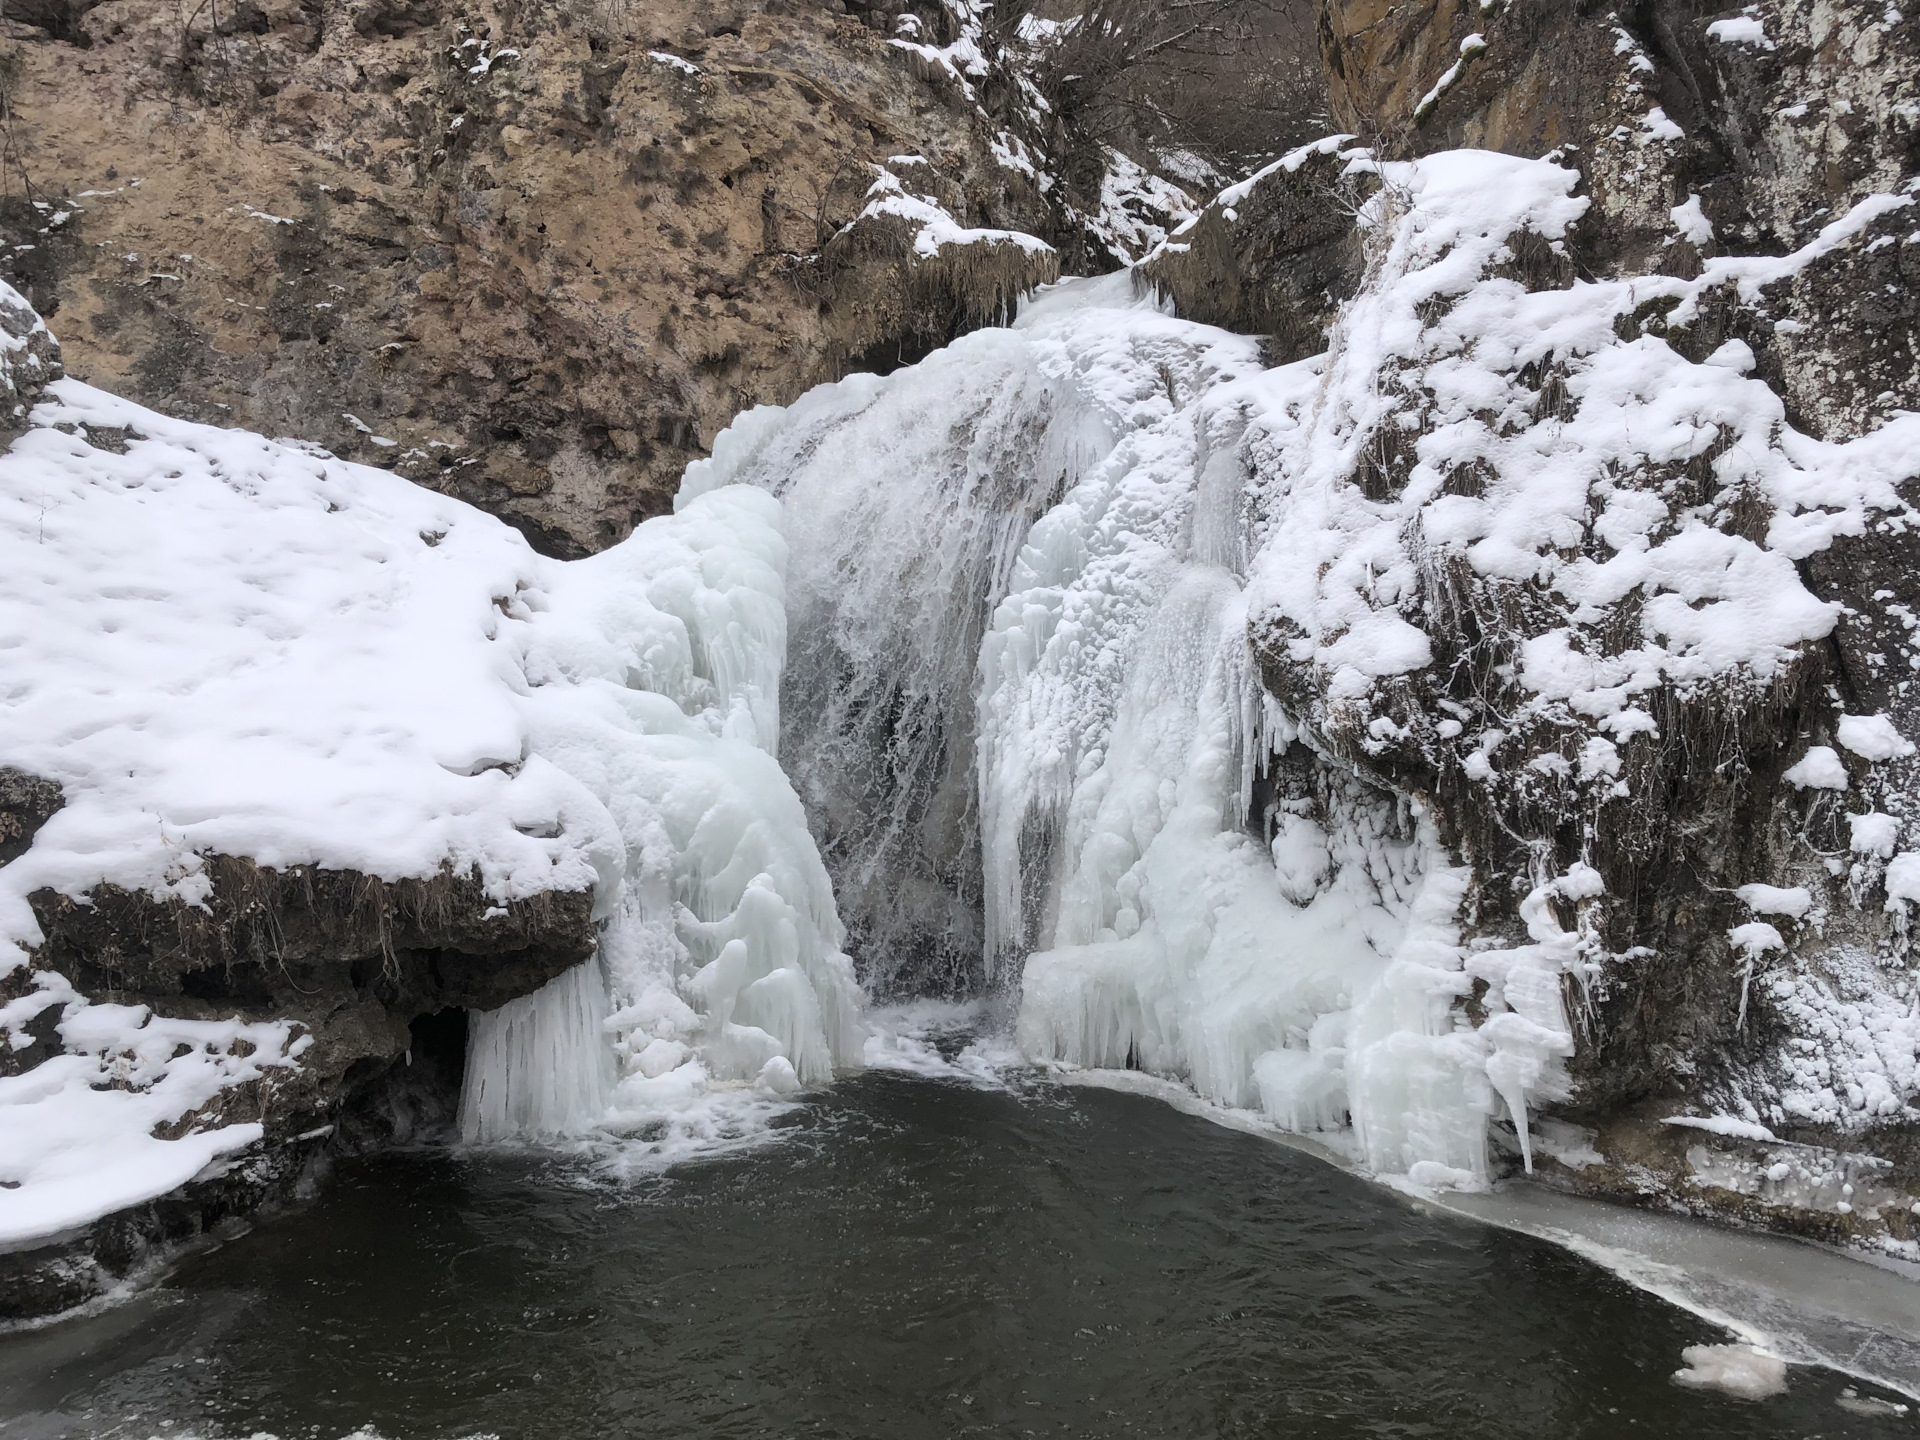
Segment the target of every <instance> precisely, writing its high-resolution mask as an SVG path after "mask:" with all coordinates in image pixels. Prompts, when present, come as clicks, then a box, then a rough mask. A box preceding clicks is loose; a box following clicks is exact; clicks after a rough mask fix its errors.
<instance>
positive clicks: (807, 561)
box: [682, 276, 1128, 994]
mask: <svg viewBox="0 0 1920 1440" xmlns="http://www.w3.org/2000/svg"><path fill="white" fill-rule="evenodd" d="M1116 282H1117V283H1118V285H1119V287H1120V292H1119V293H1128V292H1127V291H1126V286H1127V280H1126V277H1124V276H1119V277H1114V278H1113V279H1110V280H1108V281H1104V282H1099V285H1101V286H1104V287H1105V289H1106V290H1107V291H1108V292H1112V291H1113V289H1114V286H1115V283H1116ZM1075 288H1076V289H1084V288H1087V287H1085V286H1081V287H1075ZM1072 360H1073V357H1072V356H1070V355H1068V354H1067V353H1066V351H1065V350H1064V348H1063V347H1061V346H1058V345H1046V344H1043V343H1037V341H1036V338H1035V336H1034V335H1033V334H1032V333H1031V332H1030V331H1022V330H1006V329H993V330H983V331H977V332H975V333H973V334H970V335H967V336H965V337H963V338H962V339H960V340H959V341H957V342H955V343H954V344H953V345H951V346H949V347H948V348H946V349H944V350H941V351H938V352H936V353H935V354H933V355H932V356H930V357H928V358H927V359H926V360H924V361H922V362H921V363H920V364H918V365H916V366H913V367H911V368H910V369H907V370H903V371H900V372H897V373H896V374H895V375H893V376H892V377H890V378H887V379H882V378H881V377H878V376H874V375H866V374H860V375H853V376H849V377H848V378H847V379H845V380H843V381H841V382H840V383H838V384H835V385H824V386H820V387H818V388H816V389H815V390H813V391H810V392H809V393H808V394H807V395H805V396H803V397H802V398H801V399H800V400H799V401H797V402H796V403H795V404H794V405H792V406H790V407H787V408H785V409H782V408H779V407H774V406H763V407H760V408H759V409H756V410H753V411H749V412H748V413H747V414H745V415H743V416H742V417H740V419H739V420H737V421H736V422H735V423H734V425H733V426H732V427H731V428H730V429H728V430H727V431H725V432H724V433H723V434H722V435H721V436H720V437H719V439H718V440H717V441H716V443H715V445H714V454H713V458H712V459H711V460H706V461H700V462H696V463H695V464H694V465H693V466H691V467H689V469H688V472H687V476H686V480H685V483H684V486H683V492H682V493H683V494H685V495H694V494H699V493H701V492H703V491H704V490H706V489H708V488H710V487H713V486H717V485H724V484H729V483H735V482H745V483H750V484H754V485H758V486H761V487H764V488H766V489H768V490H771V491H773V492H774V493H775V494H777V495H779V496H781V497H782V499H783V500H784V502H785V514H786V527H787V537H788V540H789V543H790V544H791V546H792V552H793V553H792V560H791V563H790V565H789V568H788V574H787V609H788V630H789V633H790V635H791V636H792V637H793V649H792V653H791V654H790V656H789V659H788V665H787V670H786V680H785V686H784V693H785V696H786V701H785V713H786V723H785V729H784V731H783V733H782V735H781V741H780V748H781V756H782V759H783V761H784V762H785V765H786V769H787V771H788V773H789V774H790V775H791V776H792V777H793V781H794V784H795V785H796V786H797V787H798V789H799V792H800V794H801V796H802V798H803V799H804V800H805V801H806V806H807V811H808V814H809V816H810V818H811V820H812V823H813V825H814V827H815V833H816V835H817V836H818V839H819V843H820V848H821V851H822V853H823V854H824V856H825V858H826V861H827V864H828V866H829V868H830V869H831V870H832V872H833V877H834V884H835V889H836V893H837V895H838V899H839V904H840V909H841V913H842V914H843V915H844V916H846V918H847V921H848V925H849V929H850V931H851V946H852V948H853V949H854V952H855V953H856V954H857V955H859V956H860V957H861V960H862V963H863V965H864V967H865V969H864V974H865V976H866V979H867V981H868V983H869V984H870V985H871V986H873V987H874V988H875V989H876V991H879V992H883V993H885V992H907V993H915V994H924V993H928V992H933V991H940V992H958V991H964V990H967V989H971V988H974V987H976V986H977V984H978V982H979V980H980V978H981V977H980V968H979V967H980V954H981V936H980V932H979V922H978V916H979V912H980V869H979V866H980V846H979V828H978V819H977V815H976V811H975V805H976V788H975V781H974V768H975V766H974V748H973V746H974V738H973V737H974V732H975V728H976V726H975V717H974V693H973V692H974V677H975V673H976V670H977V667H978V664H979V650H980V641H981V636H982V635H983V633H984V631H985V628H986V624H987V620H988V617H989V615H990V614H991V611H992V606H993V603H994V601H995V600H996V599H997V598H998V597H999V596H1000V595H1001V594H1002V593H1003V592H1004V591H1005V589H1006V586H1007V582H1008V577H1009V576H1010V574H1011V572H1012V568H1013V563H1014V557H1015V555H1016V554H1017V553H1018V550H1019V547H1020V545H1021V543H1022V541H1023V540H1024V539H1025V537H1026V532H1027V529H1028V527H1029V526H1030V525H1031V524H1032V522H1033V520H1034V518H1035V517H1036V516H1038V515H1040V514H1042V513H1044V512H1045V511H1046V510H1047V509H1048V508H1049V507H1050V506H1051V505H1053V504H1054V503H1055V501H1056V500H1057V499H1058V497H1059V495H1060V494H1061V493H1062V492H1063V491H1064V490H1065V489H1066V488H1067V486H1068V485H1069V484H1070V483H1071V480H1072V479H1073V478H1074V477H1075V476H1077V475H1078V474H1079V473H1080V472H1081V471H1082V470H1083V469H1084V468H1085V467H1086V466H1088V465H1089V464H1092V463H1095V462H1097V461H1098V460H1099V458H1100V457H1101V456H1102V455H1104V454H1105V453H1106V452H1107V451H1108V450H1110V449H1111V448H1112V446H1113V444H1114V441H1115V436H1116V433H1117V431H1118V430H1120V429H1122V428H1124V422H1123V421H1118V420H1116V418H1115V417H1113V416H1111V415H1108V414H1106V413H1104V412H1103V410H1102V409H1101V407H1099V406H1097V405H1089V404H1086V403H1082V402H1084V400H1085V399H1086V397H1085V396H1084V395H1081V394H1080V393H1079V389H1078V387H1077V386H1076V384H1075V381H1074V377H1073V376H1072V375H1071V365H1072Z"/></svg>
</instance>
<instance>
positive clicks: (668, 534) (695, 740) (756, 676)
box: [461, 486, 866, 1140]
mask: <svg viewBox="0 0 1920 1440" xmlns="http://www.w3.org/2000/svg"><path fill="white" fill-rule="evenodd" d="M786 560H787V552H786V542H785V541H784V539H783V538H782V537H781V533H780V502H779V501H777V500H775V499H774V498H773V497H772V496H770V495H768V494H766V493H765V492H763V491H760V490H755V489H750V488H747V487H744V486H725V487H722V488H719V489H715V490H711V491H709V492H707V493H704V494H701V495H698V496H694V497H690V498H689V499H688V500H686V501H685V503H683V504H682V505H681V507H680V509H679V511H678V513H676V514H674V515H670V516H663V517H661V518H660V519H657V520H651V521H648V522H647V523H646V524H644V525H642V526H641V527H640V528H639V529H638V530H636V531H635V532H634V533H633V535H632V536H631V537H629V538H628V539H627V540H626V541H624V542H623V543H621V544H620V545H617V546H615V547H614V548H613V549H611V550H609V551H607V552H605V553H604V554H601V555H596V556H593V557H591V558H589V559H586V560H580V561H576V562H574V563H573V564H570V565H565V566H556V567H554V573H553V575H552V576H551V578H550V582H549V583H550V586H551V589H550V598H551V607H550V609H549V610H548V611H547V612H546V613H545V614H543V615H541V616H540V617H539V623H538V624H537V625H536V626H535V627H534V631H533V633H532V635H531V636H530V638H529V643H528V646H527V649H526V652H525V665H526V673H527V677H528V680H529V682H530V683H531V685H532V686H533V689H532V690H531V693H530V694H529V696H528V698H527V701H526V710H527V714H528V717H529V739H530V743H531V745H532V746H533V748H534V749H535V751H536V752H537V753H539V754H541V755H544V756H547V757H549V758H551V760H552V761H553V762H554V763H555V764H556V765H558V766H559V767H560V768H561V769H562V770H564V771H565V772H566V773H567V774H569V775H571V776H573V777H574V778H575V779H576V780H578V781H579V782H581V783H582V784H583V785H585V786H586V787H587V788H588V789H589V790H590V791H591V792H592V793H593V795H594V796H595V797H596V798H597V799H598V800H599V801H600V802H601V803H602V805H604V807H605V809H606V813H607V814H608V815H609V816H610V817H611V819H612V821H613V823H614V824H615V825H616V826H617V827H618V830H619V834H620V836H621V838H622V840H623V841H624V850H625V863H624V867H623V871H622V877H621V881H620V883H619V884H617V885H615V886H612V887H609V888H608V890H607V891H606V892H605V893H606V900H607V911H606V918H605V928H604V930H603V934H602V938H601V943H600V959H601V963H602V965H603V967H604V973H605V980H606V984H607V987H608V992H607V993H608V1001H609V1003H610V1007H611V1013H610V1014H608V1015H607V1016H606V1018H605V1019H604V1021H603V1022H602V1028H603V1030H604V1031H605V1032H606V1034H607V1035H608V1036H609V1038H610V1039H611V1041H612V1043H613V1045H614V1049H615V1052H616V1056H617V1060H618V1065H617V1067H616V1069H617V1084H615V1085H614V1086H613V1088H612V1089H611V1090H610V1091H609V1092H608V1093H606V1094H604V1095H603V1096H601V1097H600V1100H601V1102H602V1103H600V1104H598V1105H588V1106H586V1107H584V1108H581V1109H577V1110H576V1111H575V1112H574V1114H573V1116H572V1118H571V1120H567V1121H561V1122H557V1123H556V1122H555V1121H554V1120H553V1118H552V1117H554V1116H555V1115H561V1114H563V1113H564V1111H565V1106H564V1105H561V1104H560V1103H558V1102H557V1101H552V1100H541V1101H533V1100H529V1101H526V1102H524V1104H523V1106H522V1112H519V1113H527V1114H534V1113H537V1114H540V1115H543V1116H545V1117H548V1118H546V1119H544V1120H543V1121H542V1122H541V1123H540V1124H538V1125H535V1126H531V1127H530V1126H527V1125H524V1124H521V1123H519V1122H517V1121H516V1120H514V1119H513V1116H514V1114H515V1113H517V1112H515V1111H514V1109H513V1108H512V1107H513V1106H514V1105H516V1104H521V1103H522V1102H520V1101H518V1100H516V1099H513V1098H508V1099H507V1100H505V1101H503V1102H501V1104H499V1105H496V1104H495V1102H494V1101H492V1100H489V1101H488V1102H487V1103H486V1104H485V1105H484V1106H482V1105H481V1104H480V1103H479V1100H478V1097H479V1096H480V1095H481V1094H482V1093H487V1094H500V1093H502V1091H503V1089H504V1091H505V1092H506V1093H507V1094H508V1095H509V1096H510V1097H511V1094H512V1087H511V1085H510V1084H507V1085H505V1086H503V1084H502V1082H501V1081H500V1079H499V1076H498V1074H497V1073H496V1071H495V1069H494V1068H493V1067H495V1066H510V1065H511V1058H512V1045H510V1044H508V1043H507V1042H506V1041H505V1040H504V1039H501V1038H500V1036H499V1035H498V1034H497V1033H496V1032H497V1031H504V1030H509V1029H511V1028H512V1027H513V1025H514V1024H515V1020H514V1018H513V1017H510V1016H508V1015H507V1013H506V1011H505V1010H503V1011H502V1012H499V1013H497V1014H496V1015H493V1016H481V1017H478V1019H477V1022H476V1026H475V1030H474V1036H473V1039H472V1041H471V1042H470V1043H469V1047H468V1072H467V1073H468V1095H469V1103H468V1104H467V1105H466V1106H465V1108H464V1109H463V1114H462V1117H461V1125H462V1131H463V1133H464V1134H465V1135H466V1137H467V1138H468V1139H472V1140H488V1139H501V1138H506V1137H508V1136H511V1135H525V1134H530V1133H546V1134H552V1133H566V1132H568V1131H573V1130H578V1129H581V1128H585V1127H587V1126H590V1125H593V1124H599V1123H610V1124H614V1125H616V1126H619V1125H641V1124H645V1123H647V1122H649V1121H652V1120H654V1119H658V1118H662V1117H663V1116H664V1115H666V1114H667V1113H669V1112H671V1111H673V1110H675V1109H676V1108H678V1107H681V1106H683V1105H685V1104H687V1103H689V1102H690V1101H692V1100H694V1099H696V1098H697V1097H698V1096H699V1095H701V1094H702V1093H703V1092H704V1091H705V1090H706V1088H707V1087H708V1086H709V1085H710V1084H712V1083H714V1082H720V1081H735V1082H744V1081H758V1082H760V1084H761V1085H762V1086H763V1088H766V1089H769V1090H772V1091H775V1092H777V1093H784V1092H786V1091H788V1090H790V1089H793V1088H797V1087H798V1086H801V1085H815V1084H820V1083H822V1082H824V1081H827V1080H830V1079H831V1078H832V1077H833V1075H834V1074H835V1072H836V1071H839V1070H846V1069H853V1068H857V1067H858V1066H859V1064H860V1056H861V1052H862V1048H863V1046H864V1044H865V1039H866V1035H865V1029H864V1027H863V1025H862V1022H861V1011H862V1008H863V1004H864V1001H863V997H862V995H861V992H860V989H859V986H858V985H857V983H856V982H855V980H854V976H853V965H852V962H851V961H850V960H849V959H848V958H847V957H846V956H845V955H844V954H842V953H841V950H840V942H841V934H842V932H841V927H840V920H839V916H838V914H837V913H836V911H835V908H834V900H833V888H832V885H831V883H830V882H829V881H828V879H827V872H826V870H825V868H824V867H823V866H822V865H821V863H820V856H819V853H818V851H817V850H816V849H815V847H814V843H813V838H812V836H811V835H810V834H809V833H808V830H807V820H806V815H805V813H804V812H803V811H802V810H801V808H800V802H799V799H798V798H797V797H796V796H795V795H794V792H793V787H792V786H791V785H790V784H789V783H788V782H787V777H786V776H785V774H784V773H783V772H782V771H781V769H780V765H779V762H778V761H777V760H775V759H774V756H773V753H772V751H773V747H774V743H775V740H776V738H777V736H778V733H779V710H778V705H779V687H780V673H781V668H782V665H783V663H784V661H785V655H786V612H785V609H784V601H783V591H784V580H783V576H784V572H785V568H786ZM530 998H531V1000H532V1001H537V1002H538V1003H539V1004H543V1005H548V1006H551V1007H553V1008H554V1009H555V1010H556V1012H562V1013H557V1014H556V1015H555V1016H554V1018H553V1020H552V1022H551V1023H552V1024H555V1025H564V1024H566V1023H568V1022H567V1021H566V1019H565V1013H564V1012H568V1011H573V1010H576V1009H577V1007H578V1006H580V1005H581V1004H582V1003H584V1002H583V1001H582V1000H581V999H580V997H579V996H577V995H576V994H575V992H573V991H571V990H567V989H565V988H564V987H562V986H561V985H560V982H555V985H554V986H550V987H548V990H547V991H543V992H542V993H541V995H540V996H537V997H530ZM521 1003H523V1004H525V1003H529V1002H521ZM508 1008H509V1009H511V1008H512V1007H508ZM519 1023H520V1024H521V1025H522V1027H523V1028H524V1025H525V1021H524V1020H522V1021H520V1022H519ZM522 1073H524V1074H525V1075H526V1079H527V1083H528V1084H529V1085H533V1086H536V1087H537V1086H540V1085H543V1084H546V1083H549V1078H548V1077H550V1078H551V1083H554V1084H557V1085H568V1086H570V1085H574V1084H575V1079H576V1078H577V1077H575V1076H574V1075H573V1072H570V1071H568V1070H567V1069H566V1068H565V1067H555V1068H552V1069H551V1070H549V1071H547V1072H540V1071H537V1070H533V1069H527V1070H524V1071H523V1072H522ZM580 1093H583V1094H584V1093H588V1092H586V1091H585V1090H581V1091H580ZM609 1105H610V1106H611V1108H610V1109H609V1108H608V1106H609Z"/></svg>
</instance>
